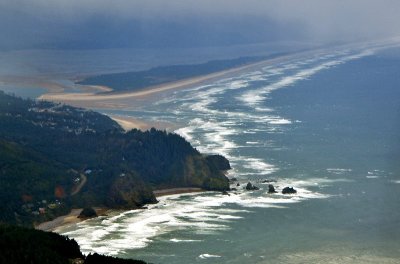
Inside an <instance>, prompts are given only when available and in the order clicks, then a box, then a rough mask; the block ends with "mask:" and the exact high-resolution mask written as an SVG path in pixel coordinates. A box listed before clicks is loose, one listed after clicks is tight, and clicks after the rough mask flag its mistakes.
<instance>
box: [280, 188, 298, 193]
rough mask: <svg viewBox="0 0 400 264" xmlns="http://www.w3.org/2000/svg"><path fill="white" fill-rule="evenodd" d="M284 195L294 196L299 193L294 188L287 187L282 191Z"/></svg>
mask: <svg viewBox="0 0 400 264" xmlns="http://www.w3.org/2000/svg"><path fill="white" fill-rule="evenodd" d="M282 193H283V194H294V193H297V191H296V190H295V189H294V188H293V187H285V188H283V189H282Z"/></svg>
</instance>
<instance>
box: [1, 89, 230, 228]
mask: <svg viewBox="0 0 400 264" xmlns="http://www.w3.org/2000/svg"><path fill="white" fill-rule="evenodd" d="M0 124H1V126H0V210H1V213H0V223H1V222H3V223H12V224H19V225H28V226H29V225H32V223H35V222H36V223H38V222H42V221H45V220H49V219H52V218H54V217H56V216H58V215H61V214H65V213H67V212H68V211H69V210H70V208H72V207H94V206H100V207H101V206H107V207H113V208H129V209H131V208H138V207H141V206H143V205H144V204H147V203H156V202H157V200H156V198H155V196H154V194H153V192H152V190H153V189H154V188H169V187H171V188H174V187H201V188H204V189H207V190H227V189H229V183H228V179H227V178H226V177H225V175H224V173H223V171H224V170H226V169H229V168H230V167H229V162H228V161H227V160H226V159H225V158H224V157H222V156H208V157H206V156H203V155H202V154H200V153H199V152H198V151H197V150H196V149H194V148H193V147H192V146H191V145H190V144H189V143H188V142H187V141H185V140H184V139H183V138H182V137H180V136H179V135H176V134H171V133H167V132H165V131H158V130H156V129H151V130H149V131H145V132H143V131H140V130H137V129H134V130H131V131H129V132H127V133H124V131H123V130H122V129H121V127H120V126H119V125H118V124H117V123H115V122H114V121H113V120H111V119H110V118H108V117H107V116H105V115H102V114H99V113H96V112H93V111H88V110H84V109H79V108H74V107H71V106H67V105H62V104H53V103H49V102H38V101H32V100H23V99H20V98H16V97H13V96H9V95H6V94H4V93H2V92H0Z"/></svg>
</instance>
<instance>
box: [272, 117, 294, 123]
mask: <svg viewBox="0 0 400 264" xmlns="http://www.w3.org/2000/svg"><path fill="white" fill-rule="evenodd" d="M268 123H270V124H271V125H288V124H291V123H292V121H290V120H288V119H284V118H281V119H275V120H271V121H269V122H268Z"/></svg>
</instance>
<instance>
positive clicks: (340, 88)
mask: <svg viewBox="0 0 400 264" xmlns="http://www.w3.org/2000/svg"><path fill="white" fill-rule="evenodd" d="M390 52H391V54H400V51H399V50H398V49H391V50H390ZM385 54H386V55H385ZM399 58H400V57H395V56H392V55H391V56H387V51H381V50H376V49H374V48H366V49H362V50H359V49H341V50H325V51H321V52H318V53H315V54H308V55H307V56H302V57H292V58H289V59H286V60H282V61H280V62H277V63H274V64H265V65H264V66H260V67H259V68H257V69H253V70H251V71H248V72H243V73H241V74H239V75H238V76H234V77H230V78H225V79H222V80H219V81H215V82H213V83H209V84H205V85H202V86H198V87H192V88H189V89H185V90H180V91H175V92H173V93H166V94H165V95H164V97H163V98H160V100H157V101H154V102H153V103H151V104H150V103H149V104H147V105H146V106H142V109H139V110H135V111H134V112H132V113H131V114H132V115H134V116H136V117H138V116H139V117H142V118H144V119H147V120H153V121H168V122H173V123H177V124H179V125H180V128H179V129H177V130H176V131H175V132H176V133H178V134H180V135H182V136H183V137H185V138H186V139H187V140H188V141H190V142H191V143H192V144H193V145H194V146H195V147H196V148H197V149H198V150H199V151H201V152H203V153H210V154H211V153H212V154H215V153H218V154H222V155H224V156H226V157H227V158H228V159H229V160H230V162H231V165H232V167H233V169H232V170H231V171H230V172H229V177H235V178H237V179H238V180H239V183H240V186H236V184H235V185H232V187H234V188H237V189H238V190H237V191H235V192H232V193H230V196H227V195H222V194H220V193H214V192H208V193H200V194H185V195H174V196H168V197H162V198H160V203H158V204H156V205H150V206H149V209H148V210H136V211H129V212H124V213H115V215H113V216H109V217H99V218H97V219H93V220H88V221H85V222H84V223H80V224H78V227H74V226H73V227H69V228H64V229H62V230H59V231H60V232H61V233H64V234H66V235H68V236H70V237H72V238H75V239H76V240H77V241H78V243H79V244H80V245H81V249H82V250H83V251H84V252H86V253H88V252H99V253H105V254H112V255H116V256H121V257H134V258H139V259H144V260H146V261H150V262H154V263H168V262H170V263H195V262H199V263H246V262H247V263H272V262H275V263H299V262H302V263H304V262H306V263H312V262H314V263H315V262H326V263H377V262H378V263H396V261H397V260H398V258H399V257H400V250H399V248H400V244H399V243H400V242H399V241H400V233H399V230H400V226H399V223H400V221H399V220H400V213H399V210H398V204H399V202H400V198H399V195H397V194H398V192H399V190H400V184H399V181H400V174H399V173H400V167H399V165H398V162H397V159H398V158H397V157H399V154H400V140H399V137H398V132H399V128H400V122H399V112H398V109H399V106H400V90H399V89H398V88H397V87H398V84H399V83H400V77H399V76H398V74H397V73H398V71H399V69H400V59H399ZM121 114H125V115H129V111H123V112H121ZM266 179H268V180H274V181H275V182H273V184H274V186H275V187H276V189H277V191H278V193H277V194H268V193H267V191H268V184H269V183H263V182H262V181H263V180H266ZM248 181H251V182H253V183H254V184H255V185H256V186H258V187H260V190H259V191H254V192H248V191H245V190H243V187H244V186H245V184H246V183H247V182H248ZM286 186H293V187H294V188H295V189H296V190H297V191H298V193H297V194H296V195H283V194H281V193H280V191H281V190H282V188H284V187H286Z"/></svg>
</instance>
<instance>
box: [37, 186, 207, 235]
mask: <svg viewBox="0 0 400 264" xmlns="http://www.w3.org/2000/svg"><path fill="white" fill-rule="evenodd" d="M199 192H206V190H204V189H202V188H196V187H182V188H170V189H159V190H154V191H153V193H154V195H155V196H156V198H158V197H164V196H169V195H177V194H187V193H199ZM94 209H95V211H96V213H97V216H96V217H93V218H78V216H79V214H80V213H81V211H82V210H83V208H73V209H71V212H70V213H69V214H66V215H61V216H58V217H57V218H55V219H53V220H51V221H46V222H43V223H40V224H38V225H35V227H34V228H35V229H37V230H41V231H46V232H55V231H56V230H57V229H59V228H61V227H67V226H70V225H74V224H78V223H81V222H83V221H86V220H89V219H95V218H97V217H99V216H107V215H108V214H109V213H112V212H116V211H130V210H119V209H113V208H107V207H94ZM138 209H140V208H138Z"/></svg>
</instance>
